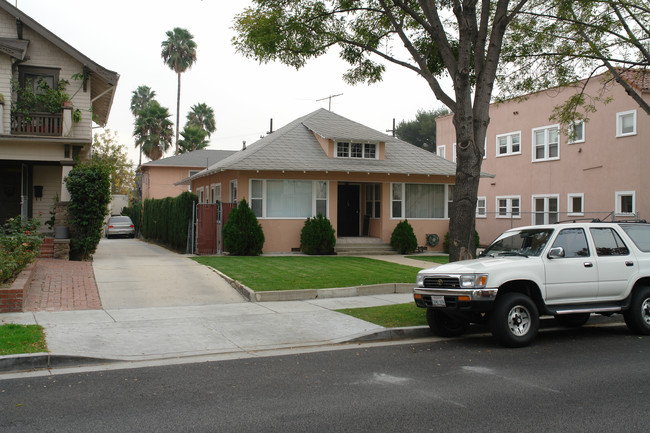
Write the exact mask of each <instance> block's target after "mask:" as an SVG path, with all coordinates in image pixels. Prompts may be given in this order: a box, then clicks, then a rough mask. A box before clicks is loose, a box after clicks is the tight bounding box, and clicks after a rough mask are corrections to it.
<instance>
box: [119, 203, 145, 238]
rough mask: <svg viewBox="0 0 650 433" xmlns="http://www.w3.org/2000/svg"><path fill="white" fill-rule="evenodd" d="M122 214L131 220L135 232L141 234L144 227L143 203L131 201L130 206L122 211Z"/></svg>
mask: <svg viewBox="0 0 650 433" xmlns="http://www.w3.org/2000/svg"><path fill="white" fill-rule="evenodd" d="M121 213H122V215H124V216H128V217H129V218H131V221H133V225H134V226H135V232H136V233H140V230H141V226H142V202H141V201H140V200H131V201H130V203H129V205H128V206H127V207H125V208H123V209H122V212H121Z"/></svg>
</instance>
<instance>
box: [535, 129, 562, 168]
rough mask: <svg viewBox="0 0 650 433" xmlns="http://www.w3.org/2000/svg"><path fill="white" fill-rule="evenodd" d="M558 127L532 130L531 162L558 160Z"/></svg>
mask: <svg viewBox="0 0 650 433" xmlns="http://www.w3.org/2000/svg"><path fill="white" fill-rule="evenodd" d="M559 131H560V128H559V126H558V125H553V126H545V127H543V128H536V129H533V161H548V160H552V159H560V141H559V137H560V134H559Z"/></svg>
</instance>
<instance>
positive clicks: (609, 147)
mask: <svg viewBox="0 0 650 433" xmlns="http://www.w3.org/2000/svg"><path fill="white" fill-rule="evenodd" d="M625 77H626V79H627V80H628V82H629V83H630V84H631V85H632V86H634V87H635V88H636V89H637V90H638V91H639V92H640V94H641V95H642V97H643V98H644V99H645V100H646V101H650V72H647V71H638V72H630V73H628V74H627V75H626V76H625ZM607 80H608V78H607V75H601V76H599V77H594V78H592V79H591V80H590V81H589V83H588V84H587V86H586V89H585V94H586V95H590V97H595V96H600V97H601V101H606V100H609V102H608V103H603V102H599V101H596V100H595V99H592V101H593V102H594V103H595V108H596V111H595V112H594V113H589V121H588V122H579V123H576V124H573V125H570V127H571V129H572V130H573V136H572V137H569V136H568V134H567V133H565V132H564V131H563V128H561V126H560V125H559V124H558V123H557V122H556V121H552V120H549V118H550V117H551V114H552V113H553V109H554V107H555V106H557V105H560V104H562V103H564V101H566V99H567V98H568V97H569V96H571V95H573V94H574V93H575V92H578V91H580V90H581V86H580V85H578V86H576V87H574V88H555V89H549V90H546V91H543V92H539V93H534V94H530V95H527V97H526V98H524V100H522V101H517V100H512V101H507V102H503V103H499V104H492V105H491V106H490V125H489V127H488V130H487V138H486V140H485V151H484V155H485V156H484V159H483V164H482V170H484V171H486V172H489V173H492V174H494V175H495V177H494V178H492V179H487V178H483V179H481V181H480V183H479V191H478V202H477V207H476V229H477V231H478V232H479V235H480V237H481V243H482V244H486V243H489V242H490V241H492V240H493V239H494V238H495V237H496V236H498V235H499V234H500V233H501V232H503V231H504V230H506V229H509V228H510V227H516V226H523V225H530V224H545V223H553V222H556V221H562V220H574V219H593V218H599V219H603V220H604V219H607V220H612V219H616V220H620V219H630V218H637V217H638V218H643V219H650V176H648V167H650V116H648V115H647V114H646V113H645V112H644V111H643V110H642V109H641V108H639V106H638V104H637V103H636V102H635V101H634V100H633V99H632V98H631V97H630V96H628V95H627V94H626V93H625V91H624V90H623V88H622V87H621V86H620V85H618V84H616V83H615V82H613V81H612V80H609V81H607ZM603 84H606V86H605V90H606V91H605V93H604V94H602V90H603ZM436 126H437V152H438V154H439V155H444V156H445V157H446V158H447V159H449V160H452V161H453V160H454V157H455V152H454V147H455V143H454V142H455V141H456V140H455V130H454V126H453V123H452V116H451V115H448V116H444V117H440V118H438V119H436Z"/></svg>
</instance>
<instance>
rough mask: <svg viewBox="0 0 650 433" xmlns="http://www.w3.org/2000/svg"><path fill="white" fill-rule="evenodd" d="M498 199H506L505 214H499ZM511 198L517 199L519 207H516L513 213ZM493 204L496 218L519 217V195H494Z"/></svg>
mask: <svg viewBox="0 0 650 433" xmlns="http://www.w3.org/2000/svg"><path fill="white" fill-rule="evenodd" d="M499 200H507V202H506V214H505V215H499V211H500V208H499ZM513 200H518V201H519V207H518V212H517V213H516V214H514V215H513V213H512V209H513V206H512V201H513ZM494 203H495V206H496V214H495V215H496V218H513V219H521V196H520V195H503V196H497V197H495V202H494Z"/></svg>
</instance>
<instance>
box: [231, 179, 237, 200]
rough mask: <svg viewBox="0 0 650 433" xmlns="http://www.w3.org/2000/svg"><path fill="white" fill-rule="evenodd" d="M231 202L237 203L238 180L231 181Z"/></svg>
mask: <svg viewBox="0 0 650 433" xmlns="http://www.w3.org/2000/svg"><path fill="white" fill-rule="evenodd" d="M230 203H237V180H231V181H230Z"/></svg>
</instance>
